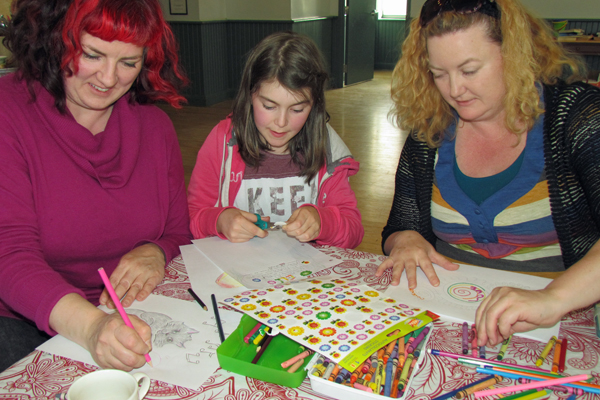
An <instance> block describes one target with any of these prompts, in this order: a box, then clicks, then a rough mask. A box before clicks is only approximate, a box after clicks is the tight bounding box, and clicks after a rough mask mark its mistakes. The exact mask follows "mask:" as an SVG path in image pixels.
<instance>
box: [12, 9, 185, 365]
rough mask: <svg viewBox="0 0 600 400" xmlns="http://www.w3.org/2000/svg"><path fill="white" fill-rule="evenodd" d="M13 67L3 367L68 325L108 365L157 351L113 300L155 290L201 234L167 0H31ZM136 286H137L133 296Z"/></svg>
mask: <svg viewBox="0 0 600 400" xmlns="http://www.w3.org/2000/svg"><path fill="white" fill-rule="evenodd" d="M14 6H15V10H16V13H15V15H14V18H13V19H12V21H11V23H10V24H9V26H8V28H7V30H6V32H4V34H5V36H6V37H5V40H4V44H5V46H6V47H7V48H8V49H9V50H11V52H12V60H11V62H12V63H14V64H15V65H16V66H17V71H16V73H14V74H10V75H7V76H5V77H3V78H0V97H2V99H3V101H2V107H1V108H0V121H3V124H2V126H0V160H2V161H1V162H2V167H1V168H0V193H1V197H2V207H0V371H2V370H4V369H6V368H7V367H9V366H10V365H11V364H12V363H14V362H15V361H17V360H19V359H20V358H22V357H23V356H25V355H26V354H27V353H29V352H31V351H32V350H34V349H35V347H36V346H37V345H39V344H40V343H42V342H43V341H45V340H46V339H47V338H48V337H50V336H51V335H55V334H57V333H58V334H61V335H63V336H65V337H67V338H68V339H70V340H72V341H74V342H76V343H78V344H79V345H81V346H83V347H84V348H86V349H87V350H88V351H89V352H90V353H91V355H92V356H93V358H94V360H95V361H96V362H97V363H98V365H100V366H101V367H104V368H118V369H123V370H131V369H133V368H137V367H140V366H142V365H143V364H144V363H145V358H144V355H145V354H147V353H148V352H149V351H150V350H151V331H150V327H149V326H148V325H146V324H145V323H144V322H143V321H141V320H139V319H137V318H135V317H133V316H132V318H131V319H132V323H133V325H134V329H131V328H129V327H127V326H126V325H125V324H124V323H123V320H122V319H121V318H120V317H119V315H118V314H107V313H105V312H103V311H101V310H99V309H98V308H97V307H96V306H97V305H98V304H104V305H107V306H108V307H110V308H114V304H112V302H111V300H110V297H109V296H108V294H107V292H106V290H105V289H104V286H103V284H102V280H101V278H100V275H99V274H98V269H99V268H104V269H105V270H106V272H107V273H108V274H109V276H110V281H111V283H112V285H113V286H114V288H115V291H116V292H117V295H118V296H119V297H122V303H123V305H124V306H125V307H127V306H130V305H131V304H132V303H133V301H134V300H138V301H141V300H144V299H145V298H146V297H147V296H148V295H149V294H150V293H151V292H152V290H153V289H154V288H155V287H156V285H157V284H158V283H160V281H161V280H162V279H163V277H164V267H165V265H166V263H168V262H169V261H170V260H171V259H172V258H173V257H174V256H176V255H177V254H178V253H179V246H180V245H182V244H186V243H189V240H190V238H191V235H190V232H189V217H188V213H187V202H186V196H185V182H184V176H183V165H182V161H181V154H180V150H179V145H178V142H177V137H176V135H175V131H174V128H173V125H172V123H171V121H170V120H169V118H168V117H167V116H166V114H165V113H164V112H162V111H161V110H160V109H158V108H157V107H155V106H153V105H151V103H153V102H155V101H164V102H167V103H169V104H170V105H172V106H174V107H180V104H181V103H182V102H184V101H185V99H184V98H183V97H182V96H181V95H179V94H178V90H179V89H180V88H181V87H182V86H183V85H184V84H185V83H186V78H185V76H184V75H183V73H182V72H181V70H180V67H179V65H178V57H177V48H176V43H175V40H174V37H173V34H172V32H171V30H170V28H169V26H168V25H167V23H166V22H165V21H164V19H163V17H162V12H161V9H160V5H159V3H158V1H157V0H18V1H17V2H16V3H15V4H14ZM123 296H124V297H123Z"/></svg>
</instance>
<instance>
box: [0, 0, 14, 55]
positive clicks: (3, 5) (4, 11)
mask: <svg viewBox="0 0 600 400" xmlns="http://www.w3.org/2000/svg"><path fill="white" fill-rule="evenodd" d="M11 1H12V0H0V15H9V14H10V3H11ZM7 55H8V50H6V49H5V48H4V46H3V45H2V36H0V56H7Z"/></svg>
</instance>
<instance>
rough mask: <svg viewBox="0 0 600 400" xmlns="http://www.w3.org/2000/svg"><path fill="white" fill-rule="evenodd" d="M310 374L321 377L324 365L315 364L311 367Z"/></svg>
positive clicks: (323, 372)
mask: <svg viewBox="0 0 600 400" xmlns="http://www.w3.org/2000/svg"><path fill="white" fill-rule="evenodd" d="M310 373H311V375H313V376H316V377H317V378H322V377H323V375H324V374H325V367H324V366H323V364H316V365H315V366H314V367H313V369H312V370H311V371H310Z"/></svg>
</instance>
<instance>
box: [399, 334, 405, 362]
mask: <svg viewBox="0 0 600 400" xmlns="http://www.w3.org/2000/svg"><path fill="white" fill-rule="evenodd" d="M405 351H406V349H405V347H404V338H400V339H398V367H399V368H402V367H404V360H406V353H405Z"/></svg>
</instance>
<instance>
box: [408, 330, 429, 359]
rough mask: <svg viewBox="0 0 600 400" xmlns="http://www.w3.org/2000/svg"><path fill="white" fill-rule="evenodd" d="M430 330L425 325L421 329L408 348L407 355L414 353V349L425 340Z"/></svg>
mask: <svg viewBox="0 0 600 400" xmlns="http://www.w3.org/2000/svg"><path fill="white" fill-rule="evenodd" d="M430 329H431V326H430V324H427V325H426V326H425V327H424V328H423V330H422V331H421V332H420V333H419V334H418V335H417V337H416V338H415V340H414V341H413V342H412V343H411V344H410V345H409V346H408V352H409V353H414V351H415V348H416V347H417V346H418V345H419V343H421V342H422V341H423V340H424V339H425V337H427V334H428V333H429V330H430Z"/></svg>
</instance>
